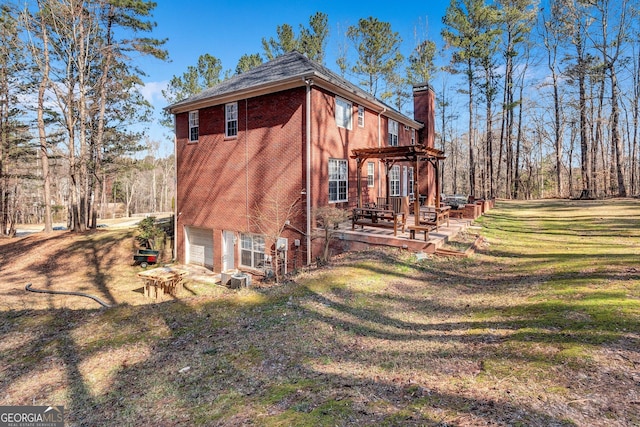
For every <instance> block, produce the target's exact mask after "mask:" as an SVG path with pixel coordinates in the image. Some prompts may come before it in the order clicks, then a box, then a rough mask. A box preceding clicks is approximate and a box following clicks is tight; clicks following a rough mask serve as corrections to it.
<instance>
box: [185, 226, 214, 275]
mask: <svg viewBox="0 0 640 427" xmlns="http://www.w3.org/2000/svg"><path fill="white" fill-rule="evenodd" d="M185 230H186V243H187V244H186V245H185V252H186V257H185V258H186V260H187V264H195V265H200V266H202V267H206V268H208V269H209V270H213V230H209V229H206V228H196V227H185Z"/></svg>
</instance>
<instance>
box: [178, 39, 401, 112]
mask: <svg viewBox="0 0 640 427" xmlns="http://www.w3.org/2000/svg"><path fill="white" fill-rule="evenodd" d="M296 77H300V80H301V85H302V78H304V77H311V78H313V77H317V78H321V79H323V80H326V81H328V82H329V83H332V84H334V85H336V86H338V87H341V88H342V89H344V90H347V91H349V92H351V93H353V94H355V95H357V96H359V97H361V98H364V99H366V100H368V101H369V102H373V103H376V104H378V105H380V106H381V107H385V108H386V109H387V110H391V111H394V112H395V113H397V114H401V113H399V112H398V111H397V110H396V109H395V108H393V107H390V106H388V105H387V104H385V103H384V102H382V101H380V100H379V99H376V98H375V97H373V96H372V95H370V94H369V93H367V92H365V91H364V90H362V89H360V88H359V87H358V86H356V85H354V84H353V83H351V82H349V81H347V80H345V79H343V78H342V77H340V76H339V75H338V74H336V73H334V72H333V71H331V70H329V69H328V68H326V67H324V66H322V65H320V64H318V63H316V62H314V61H311V60H310V59H308V58H307V57H306V56H304V55H302V54H301V53H300V52H296V51H293V52H289V53H286V54H284V55H282V56H279V57H277V58H275V59H274V60H272V61H269V62H266V63H264V64H261V65H259V66H257V67H255V68H253V69H251V70H249V71H247V72H244V73H242V74H238V75H236V76H233V77H232V78H230V79H228V80H225V81H223V82H221V83H220V84H217V85H215V86H213V87H210V88H209V89H205V90H203V91H202V92H200V93H198V94H196V95H193V96H191V97H189V98H187V99H184V100H182V101H179V102H176V103H174V104H172V105H170V106H168V107H166V109H167V110H170V111H171V110H172V109H174V108H177V107H181V106H186V105H189V104H192V103H197V102H200V101H206V100H207V99H212V98H217V97H220V96H225V95H231V94H233V93H234V92H240V91H246V90H248V89H252V88H256V89H257V88H260V87H262V86H268V85H270V84H276V83H278V82H281V81H286V80H291V79H292V78H296ZM401 115H402V114H401ZM405 117H406V116H405ZM407 118H409V117H407ZM409 120H411V118H409Z"/></svg>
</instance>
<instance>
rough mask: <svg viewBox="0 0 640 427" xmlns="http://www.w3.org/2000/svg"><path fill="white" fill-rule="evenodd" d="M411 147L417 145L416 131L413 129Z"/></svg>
mask: <svg viewBox="0 0 640 427" xmlns="http://www.w3.org/2000/svg"><path fill="white" fill-rule="evenodd" d="M411 145H416V130H415V129H413V128H411Z"/></svg>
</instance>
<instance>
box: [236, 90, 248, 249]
mask: <svg viewBox="0 0 640 427" xmlns="http://www.w3.org/2000/svg"><path fill="white" fill-rule="evenodd" d="M244 174H245V180H244V183H245V189H244V191H245V193H244V209H245V212H246V215H245V218H247V228H246V230H247V232H251V228H250V227H251V225H250V219H249V213H250V212H249V100H248V99H245V100H244ZM234 251H235V248H234ZM234 257H235V253H234Z"/></svg>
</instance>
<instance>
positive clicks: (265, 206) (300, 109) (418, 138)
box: [167, 52, 437, 272]
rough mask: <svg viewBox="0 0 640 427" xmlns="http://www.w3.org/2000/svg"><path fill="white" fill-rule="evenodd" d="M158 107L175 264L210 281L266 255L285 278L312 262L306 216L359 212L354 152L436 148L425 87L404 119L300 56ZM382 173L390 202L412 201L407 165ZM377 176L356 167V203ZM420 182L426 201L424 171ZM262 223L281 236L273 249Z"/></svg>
mask: <svg viewBox="0 0 640 427" xmlns="http://www.w3.org/2000/svg"><path fill="white" fill-rule="evenodd" d="M167 109H168V111H169V112H170V113H172V114H173V115H174V116H175V134H176V146H175V150H176V152H175V154H176V176H177V196H176V198H177V200H176V256H177V258H178V260H179V261H180V262H184V263H194V264H200V265H204V266H206V267H207V268H209V269H212V270H214V271H225V270H228V269H233V268H238V269H240V270H243V271H248V272H259V271H260V269H261V268H262V267H263V265H262V263H263V260H264V259H265V255H266V256H267V258H268V257H269V255H270V253H272V251H273V250H275V248H276V246H277V247H278V248H279V249H281V250H282V255H283V259H286V262H285V269H288V270H291V269H292V268H295V267H296V266H298V267H299V266H302V265H305V264H307V262H308V261H309V262H310V261H311V260H314V259H315V257H316V255H317V252H316V251H315V249H314V247H313V242H312V238H311V236H312V234H313V233H312V231H313V229H314V227H315V221H314V218H313V217H312V216H313V209H314V208H316V207H320V206H326V205H335V206H336V207H339V208H344V209H349V208H353V207H355V206H356V204H357V201H358V197H357V188H358V185H357V178H356V177H357V174H356V160H355V159H353V158H351V155H352V150H354V149H359V148H375V147H387V146H410V145H419V144H424V146H427V147H433V143H434V94H433V91H432V90H431V89H430V88H429V87H428V86H426V85H425V86H422V87H415V88H414V116H415V119H412V118H410V117H407V116H405V115H403V114H401V113H400V112H398V111H396V110H395V109H393V108H391V107H389V106H388V105H386V104H384V103H383V102H381V101H380V100H378V99H376V98H374V97H373V96H371V95H370V94H368V93H367V92H365V91H363V90H362V89H360V88H358V87H357V86H355V85H353V84H351V83H349V82H348V81H346V80H344V79H343V78H341V77H340V76H339V75H337V74H336V73H334V72H332V71H330V70H328V69H327V68H325V67H323V66H321V65H319V64H317V63H315V62H313V61H310V60H309V59H307V58H306V57H305V56H303V55H301V54H300V53H298V52H291V53H288V54H285V55H283V56H280V57H278V58H276V59H274V60H273V61H271V62H268V63H265V64H262V65H260V66H258V67H256V68H254V69H252V70H250V71H248V72H245V73H243V74H240V75H237V76H234V77H233V78H231V79H228V80H226V81H224V82H222V83H220V84H218V85H216V86H214V87H212V88H209V89H207V90H204V91H203V92H201V93H199V94H197V95H195V96H192V97H190V98H188V99H185V100H183V101H180V102H178V103H175V104H173V105H171V106H169V107H167ZM421 169H422V167H421ZM388 170H389V183H390V185H389V189H390V190H389V191H390V193H391V195H405V196H406V195H411V194H412V193H413V188H414V187H413V186H412V184H413V182H412V180H413V176H414V169H413V166H412V165H411V163H404V164H401V163H397V164H394V165H393V166H390V167H389V169H388ZM386 172H387V168H386V167H385V165H384V164H383V163H382V162H381V161H380V160H377V159H374V160H370V161H366V164H364V165H362V169H361V183H360V184H361V185H360V188H361V189H362V198H363V200H365V201H369V200H376V197H380V196H385V193H386V190H387V185H388V184H387V180H386ZM423 180H424V181H423ZM420 181H421V182H420V187H424V190H421V191H420V193H421V194H424V193H427V194H428V196H427V197H428V200H429V201H431V202H433V201H434V199H435V197H436V193H437V192H436V191H435V186H434V185H433V183H434V173H433V168H428V167H425V173H422V172H420ZM416 188H417V187H416ZM423 191H424V193H423ZM290 207H293V208H294V211H295V212H293V213H289V214H287V212H285V211H286V209H288V208H290ZM268 222H271V223H272V224H276V225H274V227H276V228H277V224H280V225H281V226H282V233H280V234H281V235H279V236H278V237H279V239H278V240H277V241H274V240H275V238H273V237H269V236H270V235H271V236H273V234H272V233H268V232H265V231H264V230H265V229H266V228H268V227H267V226H265V225H264V224H265V223H268Z"/></svg>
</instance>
